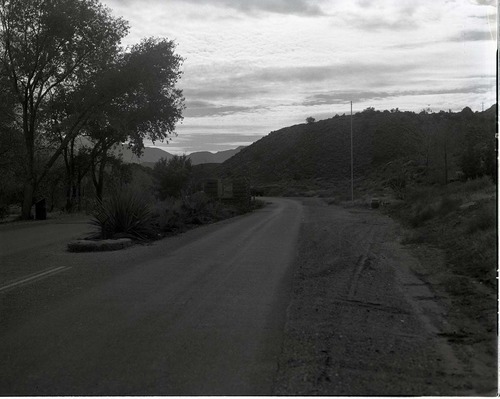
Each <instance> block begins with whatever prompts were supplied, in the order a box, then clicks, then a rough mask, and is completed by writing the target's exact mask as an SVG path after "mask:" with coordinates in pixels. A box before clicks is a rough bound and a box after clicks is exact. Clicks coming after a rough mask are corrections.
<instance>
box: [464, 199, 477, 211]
mask: <svg viewBox="0 0 500 399" xmlns="http://www.w3.org/2000/svg"><path fill="white" fill-rule="evenodd" d="M475 205H477V202H474V201H471V202H466V203H465V204H462V205H460V209H462V210H464V209H469V208H472V207H473V206H475Z"/></svg>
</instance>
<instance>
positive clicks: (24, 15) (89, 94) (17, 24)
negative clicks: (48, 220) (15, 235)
mask: <svg viewBox="0 0 500 399" xmlns="http://www.w3.org/2000/svg"><path fill="white" fill-rule="evenodd" d="M0 23H1V27H2V29H1V31H0V65H1V67H0V68H1V69H0V75H1V76H2V77H3V79H1V80H2V82H3V81H4V80H5V79H6V80H7V81H8V83H9V84H8V86H9V87H11V88H12V90H13V94H14V96H15V100H16V103H17V106H18V107H19V109H20V110H22V112H20V113H19V115H18V116H19V119H20V122H21V123H20V126H22V130H23V135H24V142H25V151H26V152H25V154H26V158H25V164H26V174H25V179H24V180H25V188H24V193H25V194H24V200H23V217H24V218H29V216H30V209H31V205H32V202H33V195H34V193H35V190H36V188H37V186H38V184H39V182H40V181H41V180H42V179H43V178H44V176H45V175H46V174H47V173H48V170H49V169H50V168H51V167H52V165H53V164H54V163H55V161H56V160H57V159H58V158H59V156H60V154H61V152H62V150H63V148H64V147H65V146H66V145H67V144H68V143H69V141H70V140H71V139H72V138H74V137H75V135H76V134H78V131H79V129H80V128H81V122H82V118H84V116H85V115H87V114H88V113H89V112H91V111H92V109H98V108H99V106H100V105H101V99H100V97H99V96H95V87H96V85H95V83H96V77H97V76H99V75H100V74H101V73H102V72H103V71H105V70H106V68H107V67H108V65H109V64H110V62H112V61H113V59H114V56H115V54H116V53H117V51H118V45H119V41H120V40H121V38H122V37H124V36H125V34H126V32H127V24H126V23H125V22H124V21H123V20H121V19H117V18H114V17H112V16H111V14H110V13H109V11H108V10H107V9H106V8H105V7H103V6H102V5H101V4H100V3H98V2H97V1H93V0H53V1H44V0H24V1H7V0H1V1H0ZM2 90H3V88H2ZM76 92H79V93H82V94H80V95H79V98H80V99H85V101H84V106H83V107H81V108H80V109H79V112H78V113H77V114H75V113H72V114H67V115H69V116H68V117H66V118H61V119H60V121H59V122H60V123H59V124H58V126H57V128H58V129H60V130H61V131H64V132H65V133H64V139H63V142H62V143H60V144H59V145H57V146H56V147H55V148H54V149H53V152H52V156H51V157H49V158H48V159H47V160H46V161H44V163H43V166H41V167H40V169H38V168H37V165H36V161H37V159H36V156H35V155H36V154H37V152H39V151H40V146H41V145H42V146H44V145H46V144H47V143H48V142H50V138H49V137H47V135H46V132H48V131H49V130H50V129H49V125H50V124H51V120H52V117H53V112H52V109H53V108H59V109H60V110H64V109H63V108H64V107H62V104H66V103H67V99H68V97H70V96H71V95H73V94H74V93H76ZM16 116H17V115H16Z"/></svg>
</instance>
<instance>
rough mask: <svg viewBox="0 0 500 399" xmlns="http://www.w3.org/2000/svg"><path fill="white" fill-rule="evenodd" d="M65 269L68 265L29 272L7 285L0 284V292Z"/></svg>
mask: <svg viewBox="0 0 500 399" xmlns="http://www.w3.org/2000/svg"><path fill="white" fill-rule="evenodd" d="M67 269H71V267H69V266H60V267H55V268H53V269H49V270H45V271H42V272H38V273H34V274H30V275H29V276H26V277H21V279H17V280H14V281H12V282H10V283H9V284H7V285H3V286H1V287H0V292H2V291H6V290H8V289H9V288H13V287H16V286H18V285H21V284H25V283H28V282H30V281H34V280H38V279H41V278H45V277H48V276H49V275H52V274H56V273H60V272H62V271H64V270H67Z"/></svg>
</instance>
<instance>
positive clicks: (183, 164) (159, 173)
mask: <svg viewBox="0 0 500 399" xmlns="http://www.w3.org/2000/svg"><path fill="white" fill-rule="evenodd" d="M191 175H192V164H191V160H190V159H189V158H188V157H187V156H186V155H182V156H178V155H174V157H173V158H171V159H170V160H168V161H167V160H166V159H164V158H161V159H160V160H159V161H158V162H156V164H155V166H154V169H153V176H154V177H155V178H156V180H157V182H158V183H157V187H158V196H159V198H160V199H161V200H164V199H165V198H167V197H180V196H181V195H182V193H183V192H184V191H186V189H187V188H188V184H189V182H190V180H191Z"/></svg>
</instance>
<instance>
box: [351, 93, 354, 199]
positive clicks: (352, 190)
mask: <svg viewBox="0 0 500 399" xmlns="http://www.w3.org/2000/svg"><path fill="white" fill-rule="evenodd" d="M351 202H352V203H353V204H354V156H353V148H352V101H351Z"/></svg>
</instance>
